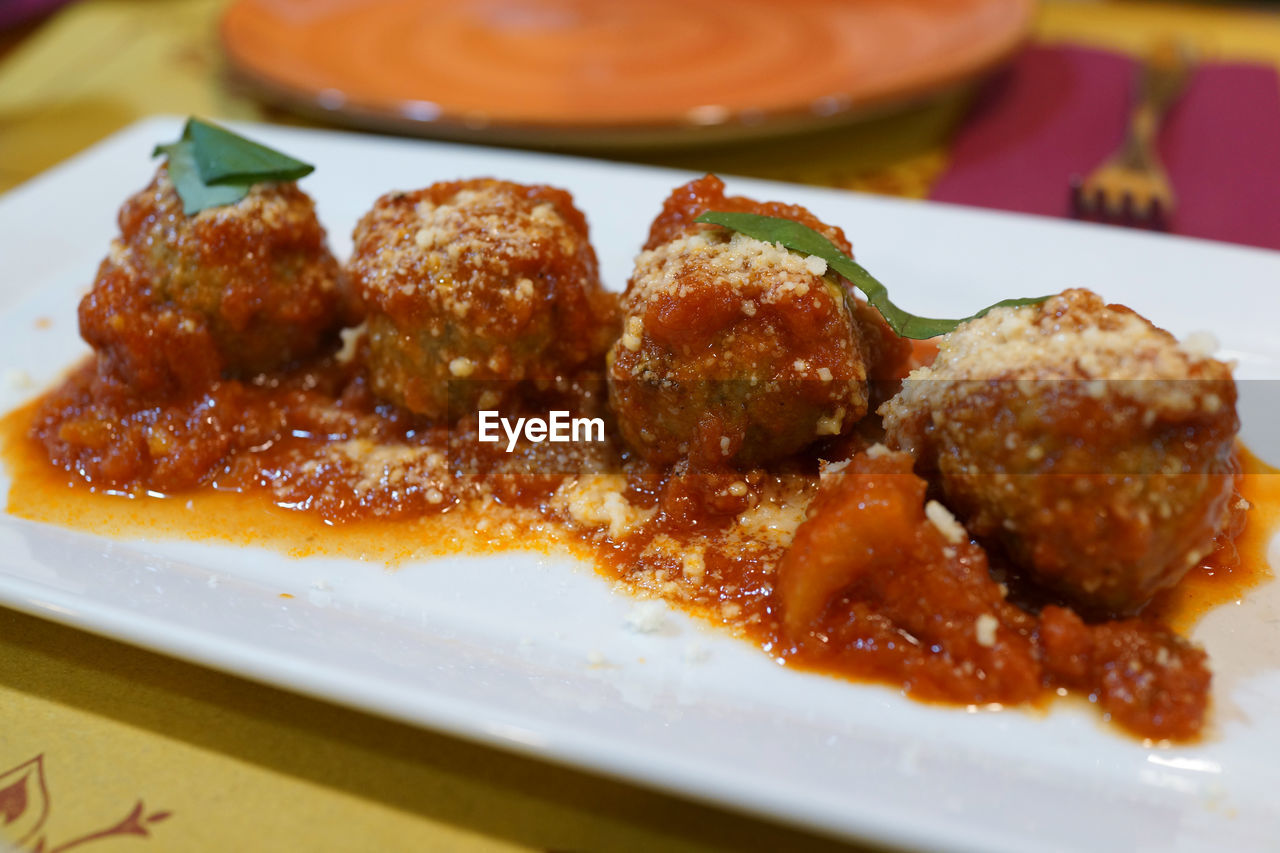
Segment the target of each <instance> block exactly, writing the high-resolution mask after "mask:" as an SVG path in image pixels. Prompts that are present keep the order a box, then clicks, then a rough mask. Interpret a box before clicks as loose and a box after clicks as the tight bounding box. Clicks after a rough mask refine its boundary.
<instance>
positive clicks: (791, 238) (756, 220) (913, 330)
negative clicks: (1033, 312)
mask: <svg viewBox="0 0 1280 853" xmlns="http://www.w3.org/2000/svg"><path fill="white" fill-rule="evenodd" d="M694 221H695V222H706V223H710V224H712V225H719V226H721V227H724V228H728V229H730V230H733V231H737V232H738V233H740V234H745V235H746V236H748V237H752V238H754V239H756V240H762V241H764V242H766V243H780V244H782V245H783V246H785V247H786V248H788V249H790V250H792V251H793V252H800V253H801V254H805V255H813V256H814V257H818V258H822V259H823V260H824V261H826V262H827V266H828V267H829V268H830V269H832V270H833V271H835V272H837V273H839V274H840V275H842V276H844V277H845V278H846V279H847V280H848V281H849V283H850V284H852V285H853V286H854V287H856V288H858V289H859V290H861V291H862V292H863V294H864V295H865V296H866V297H867V302H869V303H870V304H871V305H872V306H873V307H874V308H875V309H876V310H877V311H879V312H880V315H881V316H882V317H884V319H885V322H886V323H888V324H889V328H891V329H893V331H894V332H895V333H896V334H897V335H898V336H899V337H903V338H912V339H914V340H923V339H925V338H936V337H937V336H938V335H945V334H946V333H947V332H950V331H952V330H953V329H955V328H956V326H959V325H960V324H961V323H964V322H966V321H967V320H976V319H977V318H979V317H981V316H983V315H984V314H986V313H987V312H989V311H991V310H993V309H995V308H1002V307H1006V306H1017V305H1036V304H1038V303H1040V302H1043V301H1045V300H1046V299H1048V298H1049V297H1048V296H1036V297H1032V298H1027V299H1005V300H1004V301H1002V302H997V303H996V304H995V305H988V306H987V307H986V308H983V309H982V310H981V311H979V312H978V313H976V314H973V315H972V316H969V317H962V318H961V319H959V320H942V319H934V318H930V317H919V316H916V315H915V314H912V313H910V312H908V311H903V310H902V309H901V308H899V307H898V306H897V305H894V304H893V302H891V301H890V299H889V291H888V289H887V288H886V287H885V286H884V285H883V284H881V283H880V282H879V281H877V280H876V279H875V277H874V276H872V275H871V273H869V272H867V271H866V270H865V269H863V267H862V265H861V264H859V263H858V262H857V261H855V260H854V259H853V258H851V257H849V256H848V255H846V254H845V253H844V252H842V251H840V250H839V249H838V248H837V247H836V246H835V244H833V243H832V242H831V241H830V240H828V239H827V238H826V237H824V236H822V235H821V234H819V233H818V232H817V231H814V230H813V229H812V228H809V227H807V226H804V225H801V224H800V223H799V222H795V221H793V220H790V219H781V218H779V217H776V216H762V215H760V214H757V213H728V212H725V211H719V210H710V211H707V212H706V213H704V214H702V215H701V216H699V217H698V218H697V219H695V220H694Z"/></svg>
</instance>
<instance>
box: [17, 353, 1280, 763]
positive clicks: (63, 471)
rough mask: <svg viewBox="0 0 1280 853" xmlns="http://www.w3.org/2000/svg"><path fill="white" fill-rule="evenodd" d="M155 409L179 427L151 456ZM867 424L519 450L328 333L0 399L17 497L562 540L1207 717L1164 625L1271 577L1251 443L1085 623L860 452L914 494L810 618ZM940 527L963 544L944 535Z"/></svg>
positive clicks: (966, 660) (86, 508) (670, 577)
mask: <svg viewBox="0 0 1280 853" xmlns="http://www.w3.org/2000/svg"><path fill="white" fill-rule="evenodd" d="M925 357H927V354H925ZM603 395H604V390H603V386H602V385H601V384H600V383H595V382H591V381H587V380H584V381H581V382H578V383H574V384H572V385H569V386H564V387H558V388H548V389H545V390H544V391H543V392H542V394H541V396H539V397H536V398H532V399H528V400H526V403H525V406H527V411H528V412H542V413H545V412H547V411H548V410H550V409H553V408H569V409H571V410H572V411H573V412H574V413H575V414H589V415H599V416H601V417H604V418H605V419H606V421H608V420H609V419H608V414H607V410H606V408H607V407H606V406H605V405H604V400H603ZM222 412H232V413H234V414H233V415H227V416H225V417H224V416H223V415H221V414H220V413H222ZM872 420H874V419H872ZM94 425H97V426H94ZM92 429H103V430H105V432H104V433H103V435H102V436H101V438H100V439H99V440H98V442H97V444H92V443H85V442H84V441H83V440H80V441H78V442H77V443H71V442H69V437H71V436H73V435H74V436H76V437H78V438H79V437H81V435H82V432H83V431H85V430H89V431H92ZM157 430H162V431H163V433H164V436H165V438H164V439H163V442H166V443H167V444H166V448H170V449H171V448H177V450H171V452H168V453H164V454H159V455H157V454H156V453H155V452H154V451H155V450H156V444H157V439H156V438H155V437H154V436H155V433H156V432H157ZM863 433H864V434H859V435H855V436H853V437H846V438H843V439H839V440H831V441H829V442H827V443H825V444H819V445H818V446H816V447H815V448H814V449H812V450H811V451H809V452H806V454H804V455H803V456H800V457H796V458H793V459H790V460H787V461H786V462H785V463H779V464H775V465H773V466H771V467H770V468H768V469H756V470H752V471H747V472H742V473H738V472H732V471H721V472H710V473H708V472H703V473H689V472H682V471H679V470H672V469H669V468H658V467H653V466H650V465H648V464H646V463H644V462H642V461H640V460H638V459H634V458H632V457H631V456H630V455H629V454H628V452H627V451H626V449H625V447H624V445H623V444H622V443H621V442H620V441H619V439H618V438H617V436H616V432H615V431H614V429H613V426H612V423H611V422H610V425H609V429H608V430H607V432H606V440H605V441H604V442H599V443H593V444H589V445H582V444H565V445H552V444H550V443H541V444H534V443H530V442H527V441H525V442H522V443H521V444H520V445H519V446H518V447H517V448H516V450H515V452H513V453H507V452H506V451H505V446H504V445H503V444H502V443H499V444H486V443H484V442H480V441H479V440H478V435H477V427H476V424H475V422H474V421H473V420H466V419H464V420H463V421H462V422H460V423H458V424H456V425H455V426H454V427H452V428H448V429H446V428H443V427H433V426H431V425H430V424H429V423H428V422H425V421H423V420H421V419H416V418H414V417H411V416H409V415H407V414H406V413H404V412H403V411H402V410H400V409H397V408H395V407H391V406H388V405H386V404H384V403H381V402H379V400H378V399H377V398H376V397H375V396H374V395H373V394H372V393H371V392H370V391H369V389H368V387H367V385H366V383H365V379H364V377H363V375H362V372H361V370H360V369H359V367H358V364H357V362H354V361H353V362H344V361H342V360H341V359H340V358H337V357H333V356H327V357H324V358H321V359H318V360H316V361H315V362H313V363H311V364H309V365H306V366H304V367H302V368H299V369H297V370H294V371H291V372H284V373H280V374H278V375H274V376H272V377H270V378H269V379H260V380H254V381H246V382H242V381H238V380H222V381H219V382H216V383H213V384H212V385H211V386H210V387H208V388H206V389H204V391H203V392H202V393H196V394H190V395H186V396H180V397H176V398H166V399H164V400H162V401H160V402H156V401H155V400H154V399H145V400H144V399H138V398H134V397H132V396H131V395H130V393H129V392H128V391H127V389H124V388H122V387H120V386H118V385H114V384H112V383H110V382H106V384H104V380H102V379H101V377H100V376H99V375H98V374H97V373H96V372H95V370H94V368H93V366H92V364H86V365H85V366H84V367H82V368H81V369H79V370H78V371H76V372H75V373H73V374H72V375H71V376H70V377H69V378H68V379H67V380H66V381H65V382H64V383H63V385H61V386H60V387H58V388H55V389H53V390H52V391H50V392H49V393H48V394H47V395H46V396H45V397H43V398H42V399H40V400H37V401H36V402H34V403H32V404H30V405H28V406H26V407H24V408H22V409H19V410H17V411H16V412H14V413H12V414H10V415H9V416H7V417H6V418H5V420H4V421H3V437H4V444H5V454H4V455H5V459H6V461H7V464H8V466H9V468H10V470H11V472H12V474H13V487H12V489H11V492H10V496H9V505H8V509H9V512H11V513H13V514H15V515H18V516H20V517H23V518H28V519H32V520H36V521H42V522H47V523H53V524H59V525H63V526H68V527H74V528H78V529H85V530H89V531H93V532H97V533H101V534H105V535H115V536H126V537H133V536H143V537H156V536H159V537H183V538H190V539H203V540H212V541H222V542H230V543H233V544H242V545H255V546H265V547H271V548H275V549H278V550H279V551H281V552H282V553H285V554H288V555H290V556H297V557H305V556H311V555H320V554H324V555H334V556H345V557H351V558H356V559H363V560H368V561H371V562H374V563H385V564H390V565H395V564H400V563H403V562H405V561H407V560H411V559H417V558H421V557H429V556H431V555H436V554H443V553H456V552H467V553H477V552H478V553H496V552H501V551H504V550H527V549H536V550H544V551H552V550H557V551H569V552H570V553H573V554H576V555H578V556H580V557H583V558H585V559H590V560H592V561H593V562H594V564H595V565H596V566H597V568H598V569H599V571H600V572H602V573H603V574H605V575H606V576H608V577H611V578H614V579H618V580H621V581H623V582H624V583H625V584H626V585H627V586H629V587H630V588H631V589H632V590H633V591H634V592H635V593H636V594H639V595H643V596H654V597H661V598H663V599H665V600H666V601H668V602H670V603H672V604H673V605H676V606H679V607H681V608H683V609H685V610H687V611H689V612H691V613H694V614H696V615H698V616H700V617H702V618H705V619H707V620H709V621H711V622H713V623H716V624H718V625H721V626H724V627H725V628H727V629H729V630H731V631H733V632H735V633H737V634H738V635H740V636H742V637H744V638H745V639H747V640H748V641H750V642H752V643H754V644H756V645H758V646H759V647H760V648H761V649H762V650H764V651H765V652H766V653H767V654H769V655H770V656H772V657H774V658H776V659H777V660H778V661H779V662H783V663H786V664H788V665H794V666H799V667H802V668H806V669H812V670H816V671H820V672H824V673H829V674H833V675H837V676H840V677H845V678H852V679H860V680H871V681H876V682H882V683H887V684H891V685H897V686H898V687H900V688H901V689H902V691H903V692H904V694H906V695H909V696H912V697H914V698H918V699H924V700H929V701H942V702H948V703H956V704H961V705H974V704H987V703H993V702H996V703H1002V704H1020V703H1033V704H1034V703H1038V702H1041V701H1043V700H1044V699H1046V698H1048V697H1051V696H1053V695H1055V694H1056V693H1057V692H1059V691H1060V690H1068V691H1071V692H1075V693H1078V694H1081V695H1085V696H1088V697H1089V698H1090V699H1091V700H1093V701H1095V702H1097V704H1098V705H1099V706H1100V707H1101V708H1102V710H1103V711H1104V712H1105V713H1106V714H1108V715H1109V716H1110V717H1111V718H1112V719H1114V720H1115V721H1116V722H1118V723H1119V724H1120V725H1121V726H1123V727H1124V728H1126V729H1127V730H1129V731H1132V732H1134V733H1136V734H1138V735H1140V736H1143V737H1150V738H1157V739H1159V738H1170V739H1187V738H1191V737H1194V736H1195V735H1196V734H1197V733H1198V731H1199V730H1200V727H1201V724H1202V722H1203V716H1204V713H1205V707H1206V702H1207V698H1208V671H1207V669H1206V668H1205V667H1204V666H1203V653H1201V652H1199V651H1198V650H1196V649H1194V648H1193V647H1191V646H1189V645H1187V644H1185V643H1182V642H1181V641H1180V640H1179V639H1178V638H1176V637H1175V636H1174V635H1173V634H1172V633H1171V632H1169V631H1168V630H1167V629H1166V628H1165V627H1163V626H1164V625H1173V626H1175V627H1177V628H1179V629H1180V630H1185V629H1186V627H1187V626H1189V625H1190V624H1192V622H1193V621H1194V619H1195V618H1197V617H1198V615H1199V614H1201V613H1203V612H1204V611H1205V610H1207V609H1208V608H1210V607H1212V606H1213V605H1214V604H1216V603H1219V602H1221V601H1227V600H1232V599H1234V598H1237V597H1238V596H1239V595H1241V594H1242V593H1243V591H1244V590H1246V589H1247V588H1248V587H1250V586H1252V585H1253V584H1256V583H1258V582H1260V581H1261V580H1263V579H1264V578H1266V577H1269V574H1268V572H1267V570H1266V568H1265V567H1266V560H1265V553H1264V550H1265V547H1266V543H1267V541H1268V539H1269V536H1270V533H1271V532H1272V531H1273V530H1274V525H1275V521H1276V517H1275V516H1276V514H1277V508H1278V507H1280V495H1278V494H1277V493H1276V492H1277V480H1276V478H1275V477H1274V472H1273V471H1272V470H1271V469H1267V468H1266V467H1265V466H1264V465H1262V463H1260V462H1258V461H1257V460H1255V459H1253V458H1252V457H1250V456H1248V454H1247V453H1245V454H1243V458H1244V460H1245V462H1246V465H1245V474H1244V475H1243V476H1242V477H1241V485H1240V490H1241V493H1242V495H1243V496H1244V497H1245V499H1247V500H1248V501H1249V502H1250V503H1251V504H1252V505H1253V507H1254V512H1253V515H1252V517H1251V518H1250V521H1249V524H1248V525H1247V527H1246V528H1245V530H1244V531H1243V532H1242V533H1240V535H1238V536H1237V538H1236V539H1235V540H1234V541H1232V542H1226V543H1223V545H1222V547H1221V548H1219V550H1218V552H1216V553H1215V554H1214V555H1213V556H1212V557H1211V558H1210V559H1208V560H1207V561H1206V562H1205V565H1204V566H1202V567H1201V568H1200V569H1198V570H1197V571H1195V572H1193V573H1192V575H1190V576H1189V577H1188V579H1187V580H1186V581H1184V583H1183V584H1182V585H1180V586H1179V587H1178V588H1177V589H1175V590H1174V591H1172V592H1171V593H1169V594H1167V595H1165V596H1164V597H1162V598H1161V599H1160V600H1158V601H1157V602H1155V603H1153V605H1152V606H1151V607H1150V608H1149V609H1148V612H1147V613H1146V614H1144V617H1143V618H1142V619H1140V620H1128V621H1126V622H1102V623H1099V624H1094V625H1086V624H1085V623H1084V622H1082V621H1081V620H1080V619H1079V617H1077V616H1076V615H1075V614H1074V613H1072V612H1071V611H1070V610H1067V609H1065V608H1062V607H1053V606H1049V607H1045V608H1043V609H1042V610H1040V612H1039V613H1036V612H1033V611H1028V610H1026V609H1023V608H1021V607H1019V606H1016V605H1014V604H1012V603H1010V602H1009V601H1008V600H1006V598H1005V595H1004V592H1005V590H1004V589H1003V588H1002V587H1001V586H1000V585H999V584H998V583H997V582H996V581H995V580H994V579H993V577H992V574H991V571H990V570H989V566H988V562H987V561H988V556H987V555H986V554H985V553H984V551H983V550H982V549H981V548H980V547H979V546H978V545H977V544H974V543H970V542H967V541H966V542H964V543H962V544H958V545H954V546H953V545H951V544H949V543H946V542H944V541H942V540H939V539H938V535H939V534H938V532H937V530H936V529H935V526H934V525H931V524H930V523H928V522H925V521H923V518H924V517H923V515H922V514H921V513H922V512H923V510H922V509H921V500H922V499H923V495H924V491H923V489H924V487H923V483H922V481H919V480H918V479H917V478H915V477H914V475H912V474H910V473H909V466H908V469H906V472H904V470H901V469H899V470H896V471H882V472H881V473H880V474H876V470H877V469H876V468H875V466H874V465H871V463H869V462H866V461H863V462H858V463H857V464H859V465H863V466H864V467H865V466H866V465H871V467H870V468H869V469H867V470H865V471H863V472H862V476H863V479H862V481H860V482H861V484H862V485H861V486H860V487H861V488H878V489H880V490H881V492H882V493H883V495H884V496H886V497H885V500H886V501H888V504H889V505H894V506H898V505H900V506H901V507H905V508H906V509H902V510H901V511H900V512H899V513H898V515H897V516H895V515H894V514H893V512H889V514H888V515H886V516H885V517H884V518H882V519H879V520H877V521H876V524H875V525H871V526H872V527H875V528H877V529H880V530H881V531H882V532H884V533H885V534H886V536H887V538H886V539H885V540H884V542H885V543H886V544H884V545H883V546H882V547H881V551H880V552H878V553H879V557H878V558H879V559H881V560H882V563H881V564H880V565H878V566H877V567H874V568H875V569H876V571H875V572H874V573H872V574H870V575H868V574H866V573H864V574H863V575H861V576H860V577H862V578H863V579H862V580H858V581H857V582H856V583H854V582H853V581H851V582H850V583H852V586H849V585H845V588H844V590H843V591H841V590H840V589H835V590H828V592H829V593H831V594H829V595H828V596H827V597H826V598H825V599H823V600H822V601H821V602H819V604H818V605H815V607H816V610H815V612H816V613H817V614H818V615H817V616H816V617H814V618H815V619H816V620H817V621H816V622H814V623H813V624H817V625H818V626H819V627H818V629H817V630H815V631H813V632H812V633H809V634H805V633H804V632H800V634H801V636H799V637H798V638H797V632H796V631H792V630H789V629H788V626H787V624H786V613H784V612H783V611H782V609H781V608H780V607H779V600H780V599H779V595H778V592H777V589H778V587H779V585H780V584H781V583H785V581H786V574H785V571H784V572H783V573H782V574H780V565H782V564H783V563H784V562H785V560H786V555H787V553H788V549H789V548H790V547H792V542H793V539H794V540H796V541H797V543H798V544H797V545H796V546H795V547H796V548H797V549H799V548H800V547H806V548H812V549H814V550H813V551H812V553H813V555H815V556H814V557H813V559H818V557H817V556H816V555H820V554H822V553H837V552H840V551H841V550H842V548H843V550H844V551H848V550H850V548H851V546H850V544H849V542H848V540H847V538H846V539H844V540H840V539H838V538H837V539H833V540H832V542H824V541H823V540H822V538H821V536H818V534H817V533H815V532H814V529H813V528H811V529H810V532H809V533H808V534H805V537H797V533H796V531H797V529H798V528H799V526H800V525H801V524H802V522H804V520H805V512H806V509H807V508H808V507H809V506H810V505H811V504H812V503H813V502H814V501H815V500H831V499H832V498H830V497H829V495H828V489H827V487H826V486H825V485H823V486H820V484H821V483H823V482H824V480H823V479H822V478H820V476H819V470H820V468H822V467H825V463H823V462H822V461H821V460H823V459H845V458H847V457H849V456H850V455H851V454H852V453H853V452H854V451H858V450H861V449H865V448H867V447H869V446H871V445H872V443H873V442H874V440H875V438H876V436H875V431H874V424H869V425H868V426H867V427H866V428H865V429H864V430H863ZM162 449H164V448H162ZM867 458H868V457H867V454H865V453H864V454H862V455H860V456H857V457H856V460H866V459H867ZM157 459H160V460H162V462H161V463H157ZM104 463H107V464H104ZM588 470H589V471H591V472H593V473H590V474H585V473H583V472H584V471H588ZM845 476H846V477H847V476H851V475H849V474H847V473H846V474H845ZM868 476H869V477H870V479H867V477H868ZM861 502H862V503H863V504H865V503H866V501H865V500H864V501H861ZM886 511H887V510H886ZM895 519H897V520H895ZM863 522H864V523H863V524H862V527H863V528H867V527H868V525H867V524H866V523H865V522H866V519H865V518H864V519H863ZM895 525H896V526H895ZM895 531H896V532H895ZM832 535H847V532H846V533H841V531H840V530H838V529H834V533H833V534H832ZM815 536H818V538H817V539H815V538H814V537H815ZM802 539H803V541H802ZM833 542H834V543H835V545H836V546H839V545H841V543H842V542H843V545H842V546H841V547H835V546H833ZM947 548H951V550H952V551H955V552H956V554H952V555H948V556H943V555H944V554H945V553H946V549H947ZM885 549H887V550H885ZM957 555H958V556H957ZM794 559H799V558H793V560H794ZM895 559H896V561H897V562H896V563H895V562H894V560H895ZM990 559H993V560H995V559H997V558H995V557H991V558H990ZM784 568H785V567H784ZM855 568H856V567H855ZM994 568H995V569H997V570H1000V569H1001V568H1002V567H1000V566H999V565H996V566H994ZM997 574H998V571H997ZM868 577H871V578H873V580H871V581H868V580H866V578H868ZM868 584H869V585H868ZM926 587H927V589H926ZM794 600H796V599H794V598H789V599H788V601H789V602H792V601H794ZM789 606H790V605H789ZM939 613H950V614H951V622H952V623H954V624H951V625H950V627H948V626H947V625H943V624H942V623H941V622H939V621H938V620H937V619H936V618H935V617H936V616H937V614H939ZM987 616H989V617H990V618H991V619H992V620H994V626H993V625H992V624H991V623H989V622H983V623H981V625H980V627H979V630H978V632H977V633H976V634H975V633H974V627H973V626H974V624H975V622H974V620H975V619H983V618H984V617H987ZM944 621H945V620H944ZM987 629H989V632H988V631H987ZM984 634H989V635H988V636H984ZM993 640H994V642H992V641H993ZM1134 661H1137V662H1138V663H1133V662H1134ZM1135 667H1138V668H1139V669H1142V671H1143V672H1145V673H1147V674H1148V675H1150V676H1151V677H1150V678H1147V679H1146V681H1145V682H1144V683H1145V684H1146V688H1147V689H1145V692H1144V689H1135V683H1134V682H1133V681H1132V680H1129V681H1126V680H1124V679H1123V678H1121V679H1119V680H1117V677H1116V675H1115V673H1116V672H1121V673H1123V672H1124V671H1126V669H1127V670H1133V671H1137V670H1136V669H1135ZM1152 674H1153V675H1152ZM1152 685H1154V687H1152ZM1137 687H1138V688H1141V687H1142V685H1137Z"/></svg>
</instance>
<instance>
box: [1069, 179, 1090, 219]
mask: <svg viewBox="0 0 1280 853" xmlns="http://www.w3.org/2000/svg"><path fill="white" fill-rule="evenodd" d="M1070 188H1071V216H1072V217H1073V218H1075V219H1084V216H1085V213H1086V210H1085V200H1084V182H1083V181H1081V180H1080V176H1079V175H1072V176H1071V183H1070Z"/></svg>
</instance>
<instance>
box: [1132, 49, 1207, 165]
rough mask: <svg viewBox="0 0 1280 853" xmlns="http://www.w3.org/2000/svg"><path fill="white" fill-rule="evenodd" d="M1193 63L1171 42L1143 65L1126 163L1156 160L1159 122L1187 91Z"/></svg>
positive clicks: (1189, 57) (1134, 106)
mask: <svg viewBox="0 0 1280 853" xmlns="http://www.w3.org/2000/svg"><path fill="white" fill-rule="evenodd" d="M1192 63H1193V60H1192V57H1191V55H1190V52H1189V51H1188V50H1187V49H1186V48H1185V47H1183V46H1180V45H1177V44H1174V43H1171V42H1167V43H1163V44H1161V45H1159V46H1158V47H1157V48H1156V49H1155V50H1154V51H1153V52H1152V54H1151V56H1150V57H1148V58H1147V61H1146V62H1144V63H1143V65H1142V69H1141V71H1140V74H1139V77H1138V85H1137V91H1136V100H1135V102H1134V105H1133V110H1132V112H1131V113H1130V115H1129V132H1128V135H1127V138H1126V140H1125V151H1126V159H1127V160H1129V161H1130V162H1131V163H1135V164H1136V163H1146V162H1149V161H1151V160H1152V159H1153V156H1152V155H1153V154H1154V152H1155V144H1156V135H1157V133H1158V132H1159V130H1160V122H1161V121H1162V120H1163V119H1164V116H1165V113H1167V112H1168V111H1169V108H1170V107H1171V106H1173V104H1174V102H1175V101H1177V100H1178V96H1180V95H1181V94H1182V91H1183V89H1185V88H1186V85H1187V81H1188V80H1189V79H1190V78H1191V67H1192Z"/></svg>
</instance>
